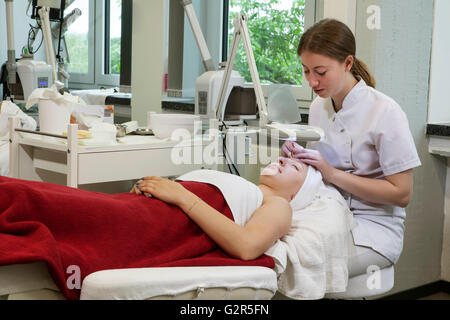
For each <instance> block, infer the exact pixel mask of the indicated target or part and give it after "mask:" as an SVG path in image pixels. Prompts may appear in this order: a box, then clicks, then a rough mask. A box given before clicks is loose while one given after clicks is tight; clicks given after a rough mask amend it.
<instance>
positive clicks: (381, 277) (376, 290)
mask: <svg viewBox="0 0 450 320" xmlns="http://www.w3.org/2000/svg"><path fill="white" fill-rule="evenodd" d="M393 287H394V266H393V265H392V266H390V267H387V268H384V269H381V270H374V272H372V273H367V274H361V275H359V276H354V277H351V278H350V279H349V280H348V285H347V291H345V292H339V293H329V294H326V295H325V299H364V298H367V297H372V296H377V295H380V294H384V293H387V292H389V291H390V290H391V289H392V288H393Z"/></svg>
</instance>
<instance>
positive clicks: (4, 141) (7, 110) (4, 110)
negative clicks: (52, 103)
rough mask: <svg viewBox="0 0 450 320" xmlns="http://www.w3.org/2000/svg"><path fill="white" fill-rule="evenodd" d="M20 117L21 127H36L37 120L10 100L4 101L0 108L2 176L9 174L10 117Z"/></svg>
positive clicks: (31, 128)
mask: <svg viewBox="0 0 450 320" xmlns="http://www.w3.org/2000/svg"><path fill="white" fill-rule="evenodd" d="M10 117H19V119H20V124H19V125H20V127H21V128H23V129H27V130H35V129H36V121H35V120H34V119H33V118H32V117H30V116H28V115H26V114H25V113H23V112H22V110H20V108H19V107H18V106H16V105H15V104H14V103H12V102H10V101H2V102H1V109H0V176H8V175H9V118H10Z"/></svg>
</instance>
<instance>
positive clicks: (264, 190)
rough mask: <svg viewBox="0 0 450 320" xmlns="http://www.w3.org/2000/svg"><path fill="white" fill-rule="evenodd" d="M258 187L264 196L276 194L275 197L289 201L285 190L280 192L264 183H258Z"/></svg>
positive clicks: (289, 198)
mask: <svg viewBox="0 0 450 320" xmlns="http://www.w3.org/2000/svg"><path fill="white" fill-rule="evenodd" d="M258 187H259V189H261V191H262V193H263V196H264V198H266V197H273V196H277V197H282V198H285V199H286V200H287V201H291V197H290V195H289V194H287V193H285V192H281V191H280V190H276V189H274V188H271V187H269V186H267V185H265V184H260V185H259V186H258Z"/></svg>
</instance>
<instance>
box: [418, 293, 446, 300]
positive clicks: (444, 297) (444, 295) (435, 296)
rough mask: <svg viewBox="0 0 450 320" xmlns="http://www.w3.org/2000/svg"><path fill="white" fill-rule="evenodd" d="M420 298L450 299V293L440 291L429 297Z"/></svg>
mask: <svg viewBox="0 0 450 320" xmlns="http://www.w3.org/2000/svg"><path fill="white" fill-rule="evenodd" d="M419 300H450V294H448V293H445V292H439V293H436V294H433V295H431V296H428V297H424V298H420V299H419Z"/></svg>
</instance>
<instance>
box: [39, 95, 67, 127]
mask: <svg viewBox="0 0 450 320" xmlns="http://www.w3.org/2000/svg"><path fill="white" fill-rule="evenodd" d="M71 112H72V108H71V107H70V106H69V105H67V104H57V103H55V102H54V101H53V100H47V99H39V103H38V113H39V127H40V131H41V132H46V133H53V134H62V133H63V132H67V126H68V125H69V123H70V114H71Z"/></svg>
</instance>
